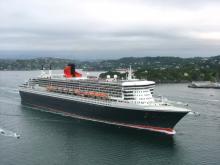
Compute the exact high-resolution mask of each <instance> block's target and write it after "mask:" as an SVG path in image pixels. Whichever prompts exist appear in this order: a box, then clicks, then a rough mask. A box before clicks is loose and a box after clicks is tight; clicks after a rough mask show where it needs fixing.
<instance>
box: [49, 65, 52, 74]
mask: <svg viewBox="0 0 220 165" xmlns="http://www.w3.org/2000/svg"><path fill="white" fill-rule="evenodd" d="M51 68H52V67H51V64H50V68H49V77H51V76H52V69H51Z"/></svg>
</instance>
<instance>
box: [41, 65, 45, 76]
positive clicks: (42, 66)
mask: <svg viewBox="0 0 220 165" xmlns="http://www.w3.org/2000/svg"><path fill="white" fill-rule="evenodd" d="M44 75H45V72H44V65H41V77H43V76H44Z"/></svg>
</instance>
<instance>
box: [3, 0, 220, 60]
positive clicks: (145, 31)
mask: <svg viewBox="0 0 220 165" xmlns="http://www.w3.org/2000/svg"><path fill="white" fill-rule="evenodd" d="M18 52H19V53H18ZM25 52H26V53H25ZM27 52H28V53H27ZM47 52H48V54H50V55H52V54H54V55H55V56H57V57H62V56H64V57H65V56H70V57H78V58H93V59H95V58H118V57H122V56H180V57H191V56H214V55H218V54H220V1H219V0H0V56H2V57H5V56H6V55H7V56H8V57H10V56H11V57H13V56H14V55H15V54H17V55H19V56H21V57H22V56H24V57H26V56H28V55H29V54H32V55H36V56H47V55H48V54H47ZM49 52H50V53H49ZM51 52H53V53H51Z"/></svg>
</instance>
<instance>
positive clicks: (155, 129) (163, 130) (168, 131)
mask: <svg viewBox="0 0 220 165" xmlns="http://www.w3.org/2000/svg"><path fill="white" fill-rule="evenodd" d="M29 105H33V106H34V107H37V108H40V109H45V108H46V109H48V111H47V110H42V111H46V112H51V113H55V114H59V115H62V116H69V117H73V118H77V119H83V120H89V121H95V122H100V123H105V124H111V125H117V126H124V127H129V128H136V129H142V130H149V131H153V132H160V133H165V134H168V135H174V134H175V133H176V131H175V130H173V129H172V128H163V127H153V126H147V125H135V124H126V123H119V122H112V121H105V120H99V119H95V118H89V117H84V116H80V115H75V114H72V113H68V112H61V111H59V110H56V109H54V108H49V107H45V106H39V105H35V104H29Z"/></svg>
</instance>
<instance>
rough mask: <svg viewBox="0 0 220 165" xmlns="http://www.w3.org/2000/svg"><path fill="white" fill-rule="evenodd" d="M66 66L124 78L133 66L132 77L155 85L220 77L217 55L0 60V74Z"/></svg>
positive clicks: (219, 58) (219, 61)
mask: <svg viewBox="0 0 220 165" xmlns="http://www.w3.org/2000/svg"><path fill="white" fill-rule="evenodd" d="M68 63H75V64H76V65H77V68H79V69H83V70H86V71H103V70H106V71H108V72H107V73H103V74H101V77H104V76H106V75H107V74H110V75H112V76H113V75H114V74H117V75H118V77H120V78H125V76H126V69H127V68H129V66H130V65H131V66H132V69H134V76H135V77H136V78H139V79H148V80H153V81H156V82H157V83H187V82H191V81H218V80H219V76H220V55H219V56H213V57H206V58H204V57H194V58H179V57H126V58H121V59H118V60H102V61H77V60H73V59H61V58H51V57H49V58H48V57H46V58H34V59H0V70H1V71H8V70H14V71H15V70H16V71H19V70H20V71H22V70H23V71H24V70H40V68H41V66H42V65H44V68H45V69H48V68H49V65H52V69H63V67H64V66H65V65H66V64H68Z"/></svg>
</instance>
